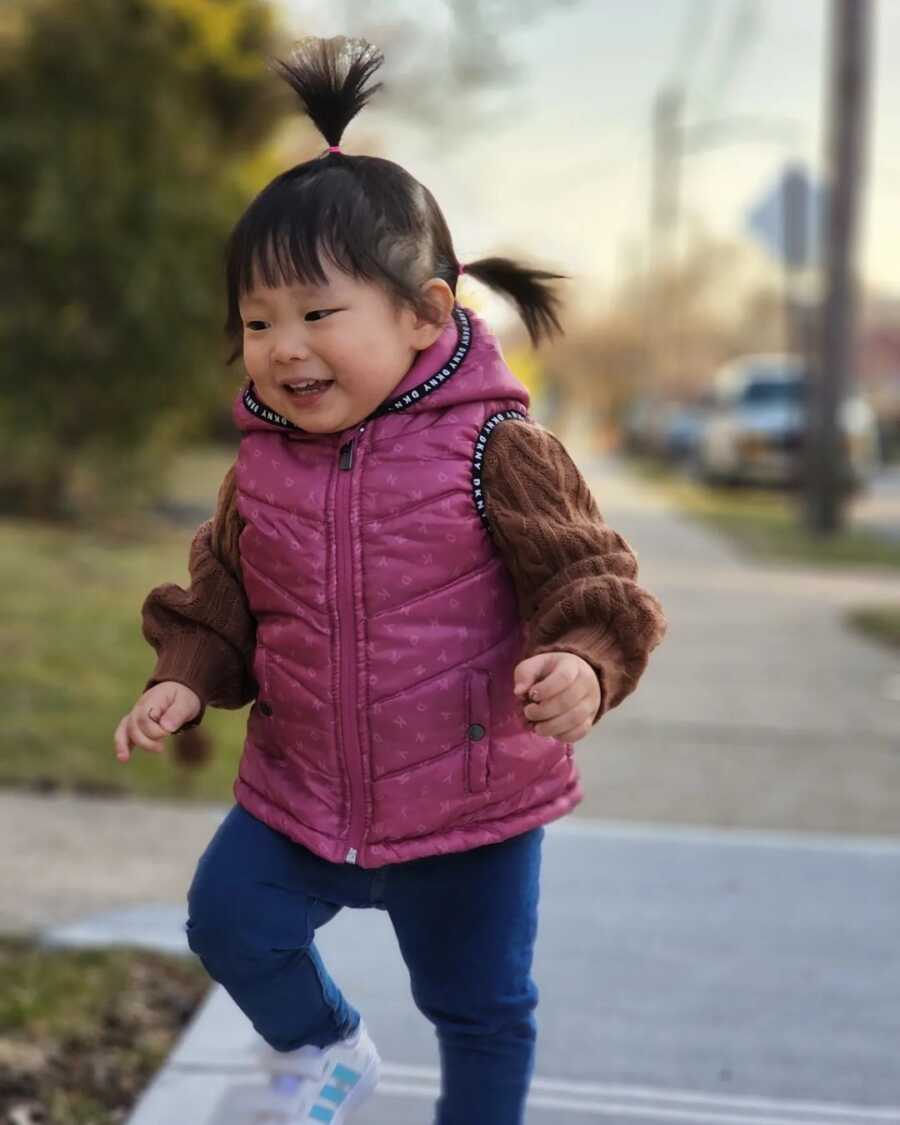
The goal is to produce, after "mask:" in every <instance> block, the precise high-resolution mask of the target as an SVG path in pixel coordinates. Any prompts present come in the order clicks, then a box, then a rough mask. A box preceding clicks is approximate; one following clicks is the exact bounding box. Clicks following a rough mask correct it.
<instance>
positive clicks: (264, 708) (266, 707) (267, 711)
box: [259, 700, 272, 718]
mask: <svg viewBox="0 0 900 1125" xmlns="http://www.w3.org/2000/svg"><path fill="white" fill-rule="evenodd" d="M259 709H260V711H262V713H263V714H264V715H265V716H266V718H268V717H269V715H271V714H272V708H271V707H270V705H269V704H268V703H266V702H265V700H264V701H263V702H262V703H260V705H259Z"/></svg>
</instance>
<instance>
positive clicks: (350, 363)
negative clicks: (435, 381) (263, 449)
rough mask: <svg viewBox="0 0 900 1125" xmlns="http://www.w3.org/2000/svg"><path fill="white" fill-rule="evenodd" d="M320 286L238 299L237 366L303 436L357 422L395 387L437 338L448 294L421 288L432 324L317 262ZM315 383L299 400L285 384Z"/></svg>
mask: <svg viewBox="0 0 900 1125" xmlns="http://www.w3.org/2000/svg"><path fill="white" fill-rule="evenodd" d="M323 267H324V269H325V273H326V275H327V278H328V283H327V284H326V285H325V286H318V285H312V286H306V285H302V284H300V283H299V282H295V283H293V284H290V285H278V286H276V287H275V288H269V287H267V286H264V285H262V284H261V283H260V279H259V277H258V275H257V276H256V278H255V283H254V287H253V288H252V289H251V290H250V291H249V292H247V293H245V294H244V295H243V296H242V297H241V299H240V311H241V319H242V320H243V323H244V367H245V368H246V370H247V374H248V375H249V376H250V378H251V379H252V380H253V382H254V385H255V386H256V389H257V390H258V392H259V395H260V398H262V400H263V401H264V402H265V404H266V405H267V406H270V407H271V408H272V409H273V410H277V411H278V413H279V414H283V415H284V416H285V417H286V418H287V419H288V420H289V421H291V422H293V423H294V424H295V425H297V426H299V427H300V428H301V429H303V430H308V431H311V432H313V433H320V434H324V433H338V432H339V431H341V430H344V429H347V428H349V427H350V426H353V425H355V424H356V423H357V422H360V421H362V419H363V418H365V417H366V416H367V415H369V414H370V413H371V412H372V411H373V410H374V409H375V408H376V407H377V406H379V405H380V404H381V403H382V402H383V401H384V400H385V399H386V398H387V397H388V396H389V395H390V393H391V391H393V389H394V388H395V387H396V386H397V385H398V384H399V383H400V381H401V380H402V379H403V376H404V375H405V374H406V372H407V371H408V370H409V368H410V366H411V365H412V363H413V361H414V359H415V357H416V353H417V352H419V351H421V350H422V349H423V348H427V347H429V346H430V345H431V344H433V343H434V341H435V340H437V338H438V337H439V336H440V334H441V332H442V331H443V329H444V327H445V326H446V323H447V321H448V320H449V317H450V314H451V311H452V309H453V294H452V292H451V290H450V288H449V286H448V285H447V284H446V282H444V281H441V280H440V279H439V278H432V279H431V280H430V281H429V282H427V283H426V285H425V287H424V289H425V291H426V294H427V296H428V298H429V300H430V301H431V302H432V303H433V304H435V305H436V307H437V308H438V309H439V310H440V311H441V312H442V314H443V316H442V320H441V323H440V324H438V325H433V324H429V323H428V322H426V321H424V320H422V319H421V318H419V317H417V316H416V314H415V313H414V312H413V311H412V310H411V309H407V308H404V309H400V310H398V309H397V308H395V306H394V305H393V304H392V303H391V301H390V300H389V298H388V296H387V295H386V294H385V293H384V291H383V290H382V289H381V288H380V287H379V286H377V285H374V284H372V283H371V282H366V281H358V280H356V279H355V278H352V277H350V276H349V275H348V274H345V273H343V272H341V271H339V270H337V269H335V268H334V267H333V266H332V265H331V263H329V262H327V261H325V262H323ZM310 379H316V380H322V381H325V382H326V389H325V390H324V391H323V392H322V393H313V394H312V395H305V394H304V393H303V392H301V391H292V390H290V389H289V386H288V384H298V383H302V382H303V381H304V380H310Z"/></svg>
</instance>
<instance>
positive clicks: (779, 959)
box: [48, 817, 900, 1125]
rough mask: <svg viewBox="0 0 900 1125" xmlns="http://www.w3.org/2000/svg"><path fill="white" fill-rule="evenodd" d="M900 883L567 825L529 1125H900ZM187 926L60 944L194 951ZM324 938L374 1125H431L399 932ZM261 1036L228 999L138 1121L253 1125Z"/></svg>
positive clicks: (433, 1043)
mask: <svg viewBox="0 0 900 1125" xmlns="http://www.w3.org/2000/svg"><path fill="white" fill-rule="evenodd" d="M898 885H900V840H877V839H862V838H846V837H817V836H813V835H811V834H806V835H785V836H776V835H772V834H761V833H750V832H742V831H731V832H722V831H717V830H703V831H698V830H690V829H683V828H681V829H668V828H655V827H653V826H650V825H635V826H629V825H625V824H599V823H593V824H592V823H589V822H587V821H585V820H581V821H579V820H576V818H574V817H570V818H567V819H566V820H563V821H559V822H555V823H553V824H551V825H549V826H548V830H547V835H546V838H545V848H544V860H543V864H542V873H541V902H542V908H541V921H540V925H539V929H538V938H537V945H536V950H535V963H534V976H535V980H536V982H537V984H538V988H539V990H540V1007H539V1009H538V1026H539V1038H538V1045H537V1054H536V1059H535V1077H534V1081H533V1083H532V1087H531V1092H530V1096H529V1103H528V1116H527V1121H528V1125H582V1123H583V1122H586V1121H591V1120H601V1119H602V1120H604V1121H616V1122H618V1121H623V1122H624V1121H630V1120H632V1119H636V1120H638V1121H641V1122H648V1123H649V1125H671V1122H673V1121H677V1122H686V1123H689V1125H700V1123H702V1125H738V1123H742V1125H776V1123H777V1125H794V1123H797V1125H799V1123H801V1122H803V1123H805V1125H812V1123H815V1125H900V1069H898V1068H897V1066H896V1044H897V1043H898V1042H900V953H898V949H897V943H896V940H895V935H896V933H897V930H898V926H900V900H898V897H897V895H896V894H895V893H894V889H895V888H896V887H897V886H898ZM184 914H185V911H184V906H183V904H180V903H174V904H172V906H171V907H169V908H168V910H167V911H165V910H162V909H161V908H156V909H155V910H153V911H151V912H147V911H141V910H139V909H138V910H135V911H134V912H133V914H132V916H131V918H130V920H127V921H128V925H127V926H126V928H125V929H124V930H120V931H119V932H118V934H117V932H116V921H115V919H109V918H107V919H106V920H105V926H104V919H102V918H98V919H95V920H94V923H93V937H92V938H91V935H90V934H89V932H88V927H86V926H82V927H80V932H79V931H76V930H74V929H72V928H69V929H68V930H67V931H57V932H56V935H55V936H56V940H68V941H71V940H73V939H78V940H79V941H80V943H81V944H84V943H85V941H86V940H93V941H97V942H100V943H102V944H108V943H109V942H110V940H112V939H116V938H118V939H119V940H127V939H128V938H129V936H130V937H131V939H132V940H133V938H134V935H135V933H136V932H137V929H138V927H140V928H141V929H142V930H143V933H142V936H141V939H140V940H141V941H147V940H148V939H149V938H152V939H153V940H155V941H157V942H158V941H159V939H160V937H161V936H162V935H164V934H165V935H167V936H168V939H169V946H168V947H169V948H174V947H175V945H176V943H178V944H181V945H182V947H184V935H183V932H182V925H183V921H184ZM147 921H149V922H150V924H151V927H152V933H151V934H150V935H148V934H147V932H146V923H147ZM121 922H122V919H121V917H120V919H119V924H121ZM104 928H105V930H106V932H105V933H104V932H103V931H104ZM48 936H52V935H48ZM316 943H317V947H318V949H319V951H320V953H321V955H322V957H323V959H324V961H325V963H326V964H327V965H328V967H329V969H330V971H331V972H332V973H333V975H334V977H335V979H336V980H337V981H338V983H339V984H340V987H341V988H342V989H343V991H344V992H345V994H346V995H347V996H348V998H349V999H350V1000H351V1002H352V1003H354V1004H355V1005H356V1006H357V1007H358V1008H359V1009H360V1010H361V1011H362V1012H363V1013H364V1014H365V1018H366V1023H367V1025H368V1027H369V1030H370V1032H371V1034H372V1036H373V1038H374V1040H375V1042H376V1044H377V1045H378V1048H379V1051H380V1053H381V1055H382V1058H383V1060H384V1064H385V1065H384V1071H383V1078H382V1081H381V1083H380V1084H379V1087H378V1089H377V1091H376V1094H375V1096H374V1097H373V1098H372V1099H371V1101H370V1102H368V1103H367V1104H366V1106H365V1107H364V1109H363V1110H362V1111H361V1112H360V1114H359V1116H358V1117H354V1125H356V1122H357V1121H358V1123H359V1125H383V1123H384V1122H387V1121H390V1122H391V1123H392V1125H425V1123H426V1122H429V1121H431V1120H432V1106H433V1103H434V1101H435V1099H436V1097H437V1094H438V1091H439V1082H440V1076H439V1069H438V1049H437V1040H436V1037H435V1034H434V1029H433V1028H432V1026H431V1025H430V1024H429V1023H428V1021H427V1020H426V1019H425V1018H424V1016H422V1015H421V1014H420V1013H419V1012H418V1010H417V1009H416V1007H415V1005H414V1003H413V1000H412V998H411V995H410V989H409V977H408V974H407V972H406V968H405V965H404V964H403V961H402V959H401V956H400V953H399V950H398V948H397V944H396V939H395V937H394V933H393V929H392V927H391V925H390V920H389V918H388V917H387V916H386V915H385V914H384V913H383V912H381V911H377V910H373V909H370V910H350V909H345V910H342V911H341V912H340V913H339V914H338V915H337V917H336V918H335V919H334V920H333V921H331V922H330V923H329V924H328V925H326V926H324V927H322V928H321V929H320V930H319V931H317V934H316ZM255 1038H256V1035H255V1032H254V1031H253V1029H252V1027H251V1026H250V1025H249V1023H248V1021H247V1020H246V1019H245V1017H244V1016H243V1015H242V1014H241V1013H240V1011H239V1010H238V1009H237V1008H236V1006H235V1005H234V1003H233V1002H232V1001H231V999H230V998H229V997H228V995H227V994H226V993H225V992H224V990H223V989H221V988H219V987H215V988H214V989H213V990H212V991H211V993H210V995H209V997H208V998H207V1000H206V1002H205V1004H204V1006H203V1007H202V1008H201V1010H200V1012H199V1013H198V1015H197V1016H196V1017H195V1019H194V1021H193V1023H192V1024H191V1026H190V1027H189V1028H188V1029H187V1032H186V1034H185V1035H184V1036H183V1037H182V1039H181V1041H180V1043H179V1044H178V1046H177V1048H176V1049H175V1051H174V1052H173V1053H172V1055H171V1056H170V1057H169V1059H168V1061H167V1063H166V1065H165V1067H164V1068H163V1069H162V1070H161V1072H160V1073H159V1074H158V1075H157V1077H156V1079H155V1080H154V1081H153V1083H152V1084H151V1085H150V1087H149V1088H148V1089H147V1090H146V1091H145V1093H144V1095H143V1097H142V1098H141V1100H140V1102H139V1104H138V1105H137V1106H136V1107H135V1109H134V1112H133V1113H132V1115H131V1116H130V1118H129V1121H128V1125H171V1122H173V1121H190V1122H191V1123H192V1125H250V1122H249V1121H248V1120H247V1119H246V1118H245V1117H243V1116H241V1114H239V1113H238V1112H236V1110H235V1108H234V1099H235V1093H236V1090H237V1089H239V1088H241V1087H247V1086H253V1087H255V1088H256V1090H257V1091H258V1090H259V1089H260V1087H261V1086H262V1084H263V1082H264V1081H265V1078H264V1075H262V1074H261V1073H260V1072H258V1071H257V1070H256V1069H255V1068H254V1065H253V1054H252V1049H251V1048H252V1044H253V1043H254V1041H255ZM298 1125H299V1123H298ZM473 1125H491V1123H489V1122H484V1123H481V1122H473Z"/></svg>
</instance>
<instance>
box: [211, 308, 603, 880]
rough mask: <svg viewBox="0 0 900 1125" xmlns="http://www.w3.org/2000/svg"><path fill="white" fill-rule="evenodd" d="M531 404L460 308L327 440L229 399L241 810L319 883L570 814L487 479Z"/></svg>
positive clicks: (565, 750)
mask: <svg viewBox="0 0 900 1125" xmlns="http://www.w3.org/2000/svg"><path fill="white" fill-rule="evenodd" d="M528 405H529V396H528V391H527V389H526V388H525V387H524V386H523V385H522V383H521V382H519V380H517V379H516V378H515V377H514V376H513V374H512V373H511V372H510V370H509V368H508V367H507V365H506V363H505V362H504V360H503V356H502V353H501V350H500V347H499V344H498V342H497V340H496V338H495V337H494V335H493V333H492V332H491V331H490V329H489V328H488V326H487V325H486V324H485V322H484V321H482V320H481V319H480V318H479V317H478V316H477V315H476V314H475V313H473V312H472V311H471V310H470V309H466V308H463V307H461V306H457V307H456V308H455V309H454V312H453V320H452V322H451V323H450V324H449V325H448V326H447V328H446V329H445V331H444V333H443V334H442V335H441V337H440V338H439V339H438V340H437V341H436V342H435V344H434V345H432V346H431V347H430V348H428V349H426V350H425V351H423V352H421V353H420V354H419V356H418V357H417V359H416V361H415V363H414V364H413V366H412V367H411V368H410V370H409V371H408V372H407V374H406V376H405V377H404V379H403V381H402V382H401V383H400V385H399V386H398V387H397V388H396V389H395V391H394V393H393V395H392V397H391V398H390V399H389V400H387V401H386V402H385V403H383V404H382V405H381V406H380V407H379V408H378V409H377V410H376V411H374V412H373V414H372V415H370V416H369V417H368V418H367V419H365V420H364V421H363V422H360V423H358V424H357V425H356V426H354V427H351V428H350V429H347V430H345V431H343V432H341V433H337V434H315V433H310V432H307V431H304V430H302V429H299V428H298V427H297V426H295V425H294V424H293V423H291V422H290V421H289V420H288V419H286V418H284V417H283V416H281V415H280V414H278V413H277V412H275V411H273V410H271V409H270V408H269V407H268V406H266V404H265V403H263V402H261V401H260V400H259V398H258V397H257V395H256V393H255V388H254V386H253V384H252V382H249V381H248V382H247V384H245V386H244V387H242V388H241V391H240V392H239V394H238V395H237V397H236V399H235V403H234V409H233V416H234V420H235V423H236V424H237V426H238V427H239V429H240V430H241V443H240V450H239V456H238V461H237V468H236V485H237V505H238V509H239V512H240V514H241V516H242V518H243V520H244V521H245V527H244V529H243V531H242V532H241V536H240V541H239V548H240V560H241V570H242V577H243V583H244V588H245V591H246V594H247V598H248V602H249V605H250V608H251V610H252V613H253V615H254V617H255V618H256V620H257V643H256V655H255V658H254V677H255V679H256V682H257V684H258V685H259V694H258V696H257V699H256V701H255V703H254V706H253V708H252V710H251V713H250V718H249V721H248V727H247V737H246V742H245V745H244V751H243V755H242V758H241V763H240V769H239V774H238V778H237V780H236V782H235V787H234V794H235V799H236V800H237V801H238V803H240V804H241V805H243V806H244V807H245V808H246V809H247V810H248V811H249V812H250V813H252V814H253V815H254V816H256V817H258V818H259V819H260V820H262V821H264V822H265V823H266V824H269V825H270V826H271V827H272V828H274V829H276V830H277V831H279V832H282V833H284V834H285V835H286V836H288V837H290V838H291V839H294V840H296V841H298V842H300V843H302V844H304V845H305V846H306V847H308V848H310V849H311V850H312V851H314V852H315V853H317V854H318V855H320V856H322V857H323V858H325V859H327V860H330V861H332V862H355V863H358V864H360V865H361V866H363V867H376V866H380V865H382V864H385V863H396V862H401V861H404V860H409V859H415V858H419V857H422V856H427V855H434V854H440V853H444V852H452V851H463V850H466V849H468V848H472V847H478V846H480V845H482V844H487V843H492V842H497V841H500V840H503V839H506V838H507V837H509V836H513V835H517V834H518V833H520V832H524V831H526V830H527V829H529V828H532V827H534V826H536V825H538V824H543V823H546V822H547V821H550V820H553V819H556V818H557V817H561V816H563V815H565V814H566V813H567V812H569V811H570V810H571V809H572V808H574V807H575V805H576V804H578V802H579V801H580V800H581V799H582V795H583V794H582V790H581V786H580V782H579V778H578V774H577V770H576V767H575V763H574V760H573V747H572V746H571V745H570V744H568V743H563V742H560V741H558V740H557V739H554V738H546V737H543V736H541V735H538V734H535V733H534V732H532V731H531V730H530V729H529V727H528V725H527V723H526V721H525V719H524V716H523V715H522V711H521V703H520V701H518V700H517V699H516V698H515V696H514V695H513V690H512V689H513V668H514V667H515V665H516V663H518V661H519V660H521V659H522V657H523V642H524V630H523V626H522V623H521V621H520V620H519V617H518V612H517V605H516V597H515V591H514V588H513V584H512V581H511V578H510V575H509V572H508V571H507V569H506V567H505V566H504V564H503V562H502V560H501V558H500V556H499V554H498V551H497V549H496V546H495V544H494V542H493V540H492V538H491V534H490V528H489V526H488V522H487V517H486V513H485V505H484V498H483V495H482V492H481V480H480V473H479V467H480V463H481V458H482V456H483V453H484V448H485V446H486V444H487V442H488V441H489V440H490V435H491V433H492V432H493V430H494V429H495V428H496V427H497V426H498V425H514V424H516V419H518V418H528Z"/></svg>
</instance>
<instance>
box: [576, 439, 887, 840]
mask: <svg viewBox="0 0 900 1125" xmlns="http://www.w3.org/2000/svg"><path fill="white" fill-rule="evenodd" d="M582 464H583V468H584V471H585V473H586V476H587V477H588V479H589V482H590V484H591V488H592V491H593V492H594V495H595V497H596V499H597V503H598V506H599V507H600V510H601V512H602V513H603V516H604V518H605V519H606V520H607V522H608V523H610V524H611V525H612V526H613V527H615V528H616V529H617V530H618V531H620V532H621V533H622V534H623V535H624V536H625V538H626V539H627V540H628V541H629V542H630V543H631V545H632V547H633V548H634V549H635V551H636V553H637V555H638V560H639V564H640V575H639V580H640V581H641V582H642V583H643V584H644V585H646V586H647V587H648V588H649V589H650V590H652V591H653V592H654V593H655V594H656V595H657V596H658V597H659V598H660V600H661V601H662V603H663V606H664V608H665V610H666V613H667V616H668V618H669V625H670V627H669V634H668V636H667V637H666V639H665V640H664V641H663V644H662V645H661V646H660V648H659V649H658V650H657V651H656V652H655V653H654V654H653V656H652V657H651V661H650V667H649V668H648V671H647V673H646V675H645V677H644V679H643V681H642V682H641V685H640V687H639V688H638V690H637V692H636V693H635V694H634V695H633V696H632V697H631V698H629V699H628V700H626V701H625V702H624V703H623V704H622V706H621V707H619V708H617V709H616V710H614V711H612V712H611V713H610V714H609V715H607V716H605V717H604V719H603V720H602V722H601V723H600V724H598V726H597V728H596V729H595V732H594V734H593V735H592V737H591V738H590V739H587V740H585V741H584V742H582V743H580V744H579V747H578V751H577V753H578V761H579V766H580V768H581V770H582V774H583V776H584V779H585V783H586V788H587V794H588V796H587V799H586V800H585V802H584V805H583V806H582V808H580V809H579V810H578V811H579V812H581V813H583V814H584V815H588V816H593V817H601V818H606V817H612V818H614V819H634V820H639V821H650V822H667V823H678V824H707V825H721V826H741V827H748V828H771V829H778V830H800V831H823V832H848V833H900V658H898V656H897V655H896V654H894V653H892V652H891V651H889V650H888V649H886V648H883V647H881V646H878V645H875V644H874V643H872V642H870V641H868V640H866V639H864V638H862V637H860V636H858V635H857V634H855V633H853V632H851V631H850V630H848V629H847V628H846V627H845V626H844V624H843V623H842V620H841V615H842V612H843V611H844V610H845V609H846V608H848V607H849V606H851V605H855V604H857V603H859V602H866V601H869V600H880V601H885V600H893V601H896V602H898V604H900V573H898V572H896V571H888V570H885V571H882V572H872V571H866V570H856V571H849V570H848V571H834V570H812V569H810V568H807V567H804V566H791V565H785V564H776V563H765V564H764V563H759V562H755V561H749V560H744V559H742V558H741V557H740V556H739V555H738V553H737V551H736V549H734V548H732V546H731V545H730V544H729V543H728V542H727V541H726V540H725V539H724V538H720V537H719V536H717V535H716V534H715V533H713V532H712V531H710V530H707V529H706V528H703V527H701V526H700V525H699V524H696V523H694V522H688V521H687V520H686V518H685V517H683V516H682V515H681V514H680V513H679V512H677V511H675V510H673V509H672V508H671V507H670V506H669V505H668V504H667V503H666V501H665V500H663V499H662V498H661V497H660V496H659V494H658V493H656V492H654V491H653V490H652V488H651V487H650V486H649V485H645V484H643V483H640V482H638V481H636V480H635V479H634V478H633V477H631V476H629V475H628V474H627V473H626V472H625V470H624V469H623V468H622V466H621V465H619V464H618V463H617V462H615V461H614V460H611V459H605V460H600V459H597V460H595V461H593V462H591V463H588V464H585V463H582Z"/></svg>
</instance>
